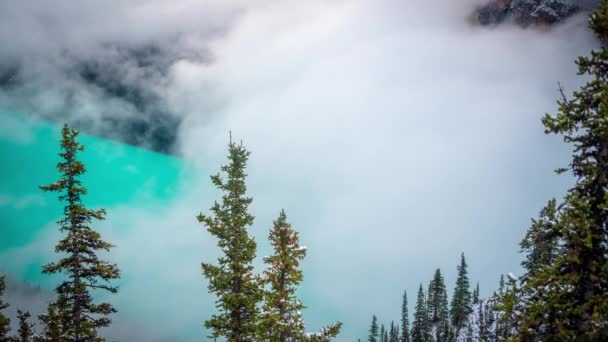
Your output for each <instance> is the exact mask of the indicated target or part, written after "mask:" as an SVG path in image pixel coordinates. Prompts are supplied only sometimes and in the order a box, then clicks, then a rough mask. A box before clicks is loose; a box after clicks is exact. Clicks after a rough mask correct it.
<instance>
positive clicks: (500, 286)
mask: <svg viewBox="0 0 608 342" xmlns="http://www.w3.org/2000/svg"><path fill="white" fill-rule="evenodd" d="M503 292H505V275H504V274H501V275H500V280H499V281H498V293H499V294H503Z"/></svg>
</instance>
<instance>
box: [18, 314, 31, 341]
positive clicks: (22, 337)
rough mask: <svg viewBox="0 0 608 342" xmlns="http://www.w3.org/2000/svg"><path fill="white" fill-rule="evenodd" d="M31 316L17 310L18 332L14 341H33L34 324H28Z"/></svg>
mask: <svg viewBox="0 0 608 342" xmlns="http://www.w3.org/2000/svg"><path fill="white" fill-rule="evenodd" d="M30 317H31V315H30V313H29V312H27V311H26V312H23V311H21V310H17V319H18V320H19V330H18V335H17V338H16V341H19V342H31V341H33V339H34V324H33V323H30V321H29V319H30Z"/></svg>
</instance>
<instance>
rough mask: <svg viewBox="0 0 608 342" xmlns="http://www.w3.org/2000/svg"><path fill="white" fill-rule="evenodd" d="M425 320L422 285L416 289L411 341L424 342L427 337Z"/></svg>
mask: <svg viewBox="0 0 608 342" xmlns="http://www.w3.org/2000/svg"><path fill="white" fill-rule="evenodd" d="M427 319H428V315H427V312H426V303H425V298H424V290H423V289H422V284H420V288H419V289H418V297H417V299H416V308H415V310H414V321H413V322H412V331H411V334H410V336H411V341H412V342H425V341H426V340H427V338H428V336H427V330H428V329H427Z"/></svg>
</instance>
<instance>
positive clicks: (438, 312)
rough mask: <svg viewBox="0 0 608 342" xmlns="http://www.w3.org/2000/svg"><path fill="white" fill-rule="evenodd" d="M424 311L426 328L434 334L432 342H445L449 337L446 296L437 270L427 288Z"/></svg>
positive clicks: (439, 272)
mask: <svg viewBox="0 0 608 342" xmlns="http://www.w3.org/2000/svg"><path fill="white" fill-rule="evenodd" d="M426 310H427V312H428V326H429V329H430V330H431V331H432V332H434V336H432V337H433V338H434V340H435V341H437V342H442V341H447V340H448V336H449V321H448V320H449V317H448V316H449V312H448V295H447V291H446V287H445V283H444V280H443V276H442V275H441V271H440V270H439V269H437V270H436V271H435V276H434V277H433V280H432V281H431V284H430V286H429V292H428V299H427V302H426Z"/></svg>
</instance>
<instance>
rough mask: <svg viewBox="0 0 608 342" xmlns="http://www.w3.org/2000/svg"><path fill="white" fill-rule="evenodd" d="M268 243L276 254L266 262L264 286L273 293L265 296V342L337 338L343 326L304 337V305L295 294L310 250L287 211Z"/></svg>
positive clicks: (276, 224) (263, 309)
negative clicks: (292, 225) (303, 263)
mask: <svg viewBox="0 0 608 342" xmlns="http://www.w3.org/2000/svg"><path fill="white" fill-rule="evenodd" d="M268 239H269V240H270V243H271V245H272V246H273V248H274V254H273V255H272V256H269V257H266V258H264V261H265V262H266V264H267V266H268V267H267V268H266V270H265V271H264V283H266V284H268V285H270V289H269V290H268V291H266V292H265V295H264V297H265V298H264V306H263V308H262V314H261V322H260V336H261V337H262V339H263V340H264V341H271V342H286V341H303V340H308V339H310V338H311V337H314V338H315V340H319V341H320V340H329V339H331V338H332V337H335V336H336V335H337V333H338V332H339V331H340V328H339V326H340V325H341V323H336V324H334V325H332V326H330V327H326V328H324V329H322V330H321V332H318V333H312V334H305V333H304V329H305V324H304V321H303V319H302V313H301V312H300V311H301V310H302V309H304V305H303V304H302V302H300V300H299V299H298V298H297V297H296V295H295V292H296V290H297V287H298V285H299V284H300V282H301V281H302V279H303V276H302V271H301V270H300V269H299V266H300V262H301V261H302V260H303V259H304V257H305V256H306V247H304V246H301V245H300V239H299V236H298V232H297V231H295V230H294V229H293V228H292V227H291V224H289V223H288V222H287V215H285V211H284V210H281V213H280V214H279V217H278V218H277V219H276V220H275V221H274V222H273V227H272V229H271V231H270V234H269V236H268ZM335 327H337V329H336V328H335ZM332 328H333V329H332ZM330 332H331V334H330Z"/></svg>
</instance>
